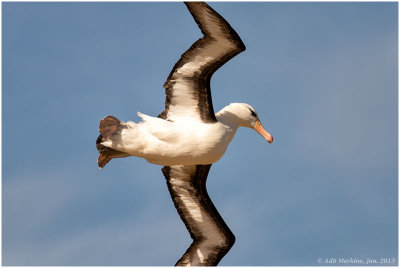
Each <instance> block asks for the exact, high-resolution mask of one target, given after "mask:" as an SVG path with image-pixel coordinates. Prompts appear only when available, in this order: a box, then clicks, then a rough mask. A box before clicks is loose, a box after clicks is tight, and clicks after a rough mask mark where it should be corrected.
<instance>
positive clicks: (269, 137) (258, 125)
mask: <svg viewBox="0 0 400 268" xmlns="http://www.w3.org/2000/svg"><path fill="white" fill-rule="evenodd" d="M254 129H255V131H257V132H258V133H260V135H261V136H263V137H264V139H266V140H267V141H268V142H269V143H272V141H273V140H274V138H273V137H272V135H271V134H269V133H268V132H267V131H266V130H265V129H264V127H263V126H262V125H261V122H260V121H257V122H256V125H255V126H254Z"/></svg>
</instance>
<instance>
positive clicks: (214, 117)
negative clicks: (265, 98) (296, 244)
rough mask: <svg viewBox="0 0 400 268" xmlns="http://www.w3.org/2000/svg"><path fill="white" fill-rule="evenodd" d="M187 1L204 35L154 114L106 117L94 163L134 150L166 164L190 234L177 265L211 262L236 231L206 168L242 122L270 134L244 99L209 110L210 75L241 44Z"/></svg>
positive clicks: (209, 12) (208, 12)
mask: <svg viewBox="0 0 400 268" xmlns="http://www.w3.org/2000/svg"><path fill="white" fill-rule="evenodd" d="M185 4H186V6H187V8H188V9H189V12H190V13H191V14H192V16H193V18H194V20H195V21H196V23H197V25H198V26H199V28H200V30H201V32H202V33H203V35H204V36H203V37H202V38H201V39H199V40H197V41H196V42H195V43H194V44H193V45H192V46H191V47H190V48H189V49H188V50H187V51H186V52H185V53H183V55H182V56H181V58H180V59H179V61H178V62H177V63H176V64H175V66H174V68H173V69H172V71H171V73H170V74H169V76H168V79H167V81H166V83H165V84H164V88H165V94H166V101H165V109H164V111H163V112H162V113H161V114H159V115H158V117H152V116H148V115H144V114H141V113H138V116H139V117H141V119H142V121H141V122H139V123H134V122H130V121H129V122H126V123H125V122H122V121H120V120H118V119H117V118H116V117H114V116H107V117H105V118H103V119H102V120H101V121H100V126H99V132H100V136H99V137H98V138H97V141H96V146H97V149H98V151H99V153H100V155H99V157H98V159H97V163H98V165H99V167H100V169H102V168H103V167H104V166H105V165H106V164H107V163H108V162H109V161H110V160H111V159H112V158H120V157H127V156H136V157H142V158H144V159H146V160H147V161H148V162H150V163H153V164H157V165H163V166H164V167H163V168H162V172H163V174H164V176H165V178H166V181H167V185H168V189H169V192H170V194H171V197H172V200H173V202H174V205H175V207H176V209H177V211H178V213H179V215H180V217H181V219H182V221H183V222H184V224H185V225H186V228H187V229H188V231H189V233H190V236H191V237H192V239H193V243H192V244H191V245H190V247H189V248H188V249H187V251H186V252H185V254H184V255H183V256H182V257H181V258H180V259H179V260H178V262H177V263H176V265H178V266H215V265H217V264H218V263H219V262H220V260H221V259H222V258H223V257H224V256H225V254H226V253H227V252H228V251H229V249H230V248H231V247H232V245H233V243H234V241H235V236H234V235H233V233H232V232H231V231H230V230H229V228H228V226H227V225H226V223H225V222H224V220H223V219H222V217H221V216H220V215H219V213H218V211H217V209H216V208H215V207H214V205H213V203H212V202H211V200H210V198H209V196H208V194H207V190H206V180H207V175H208V172H209V170H210V167H211V165H212V164H213V163H215V162H217V161H218V160H219V159H220V158H221V157H222V156H223V155H224V153H225V151H226V149H227V147H228V145H229V143H230V142H231V140H232V138H233V136H234V135H235V133H236V131H237V129H238V128H239V127H248V128H253V129H255V130H256V131H257V132H258V133H260V134H261V135H262V136H263V137H264V138H265V139H266V140H267V141H268V142H269V143H271V142H272V136H271V135H270V134H269V133H268V132H267V131H266V130H265V129H264V128H263V126H262V125H261V123H260V120H259V118H258V115H257V113H256V112H255V110H254V108H253V107H251V106H250V105H248V104H244V103H232V104H230V105H228V106H226V107H224V108H223V109H222V110H221V111H219V112H218V113H216V114H214V109H213V105H212V100H211V91H210V79H211V76H212V75H213V73H214V72H215V71H216V70H217V69H218V68H220V67H221V66H222V65H224V64H225V63H226V62H227V61H229V60H230V59H231V58H233V57H234V56H236V55H237V54H239V53H240V52H242V51H244V50H245V49H246V48H245V46H244V44H243V42H242V40H241V39H240V37H239V36H238V34H237V33H236V32H235V30H233V29H232V27H231V26H230V25H229V24H228V23H227V22H226V21H225V19H224V18H222V17H221V16H220V15H219V14H218V13H217V12H215V11H214V10H213V9H212V8H211V7H209V6H208V5H207V4H206V3H203V2H186V3H185Z"/></svg>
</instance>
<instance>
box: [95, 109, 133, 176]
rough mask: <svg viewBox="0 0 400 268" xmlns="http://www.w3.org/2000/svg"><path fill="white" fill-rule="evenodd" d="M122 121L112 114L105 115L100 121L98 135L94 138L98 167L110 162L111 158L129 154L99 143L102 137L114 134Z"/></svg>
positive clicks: (101, 167)
mask: <svg viewBox="0 0 400 268" xmlns="http://www.w3.org/2000/svg"><path fill="white" fill-rule="evenodd" d="M121 125H122V122H121V121H119V120H118V119H117V118H116V117H114V116H111V115H109V116H106V117H104V118H103V119H101V121H100V125H99V132H100V135H99V137H98V138H97V140H96V148H97V151H99V153H100V154H99V157H98V158H97V164H98V165H99V168H100V169H103V167H104V166H105V165H107V163H108V162H110V160H111V159H113V158H120V157H127V156H129V154H127V153H124V152H121V151H118V150H114V149H111V148H108V147H106V146H104V145H103V144H101V143H102V142H103V139H106V138H108V137H110V136H112V135H114V134H115V133H116V132H117V131H118V130H119V129H120V127H121Z"/></svg>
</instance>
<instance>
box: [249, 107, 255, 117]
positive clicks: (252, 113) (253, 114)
mask: <svg viewBox="0 0 400 268" xmlns="http://www.w3.org/2000/svg"><path fill="white" fill-rule="evenodd" d="M249 110H250V112H251V115H252V116H254V117H257V114H256V112H255V111H253V110H252V109H250V108H249Z"/></svg>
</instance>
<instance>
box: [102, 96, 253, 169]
mask: <svg viewBox="0 0 400 268" xmlns="http://www.w3.org/2000/svg"><path fill="white" fill-rule="evenodd" d="M249 109H253V108H252V107H251V106H250V105H248V104H244V103H243V104H242V103H233V104H231V105H229V106H227V107H225V108H224V109H222V110H221V111H220V112H218V113H217V114H216V119H217V121H218V122H215V123H211V124H207V123H204V122H202V121H200V120H197V119H196V118H195V119H193V118H192V117H184V116H182V117H180V118H177V119H176V120H175V121H173V122H172V121H168V120H164V119H161V118H158V117H152V116H148V115H145V114H142V113H138V116H140V117H141V118H142V121H141V122H139V123H134V122H131V121H129V122H127V123H122V127H121V128H120V130H119V131H120V132H119V133H118V134H117V135H113V136H110V137H109V138H108V139H106V140H105V141H104V142H102V144H103V145H104V146H106V147H109V148H112V149H115V150H118V151H121V152H125V153H127V154H129V155H131V156H136V157H142V158H144V159H146V160H147V161H148V162H150V163H152V164H157V165H164V166H173V165H206V164H212V163H215V162H217V161H218V160H219V159H220V158H221V157H222V156H223V155H224V154H225V152H226V149H227V148H228V145H229V143H230V142H231V140H232V139H233V137H234V135H235V133H236V131H237V129H238V128H239V127H240V126H245V125H243V124H245V121H244V120H240V119H239V118H232V114H234V113H235V114H240V113H244V115H245V116H247V114H250V110H249ZM235 119H236V120H235Z"/></svg>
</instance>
